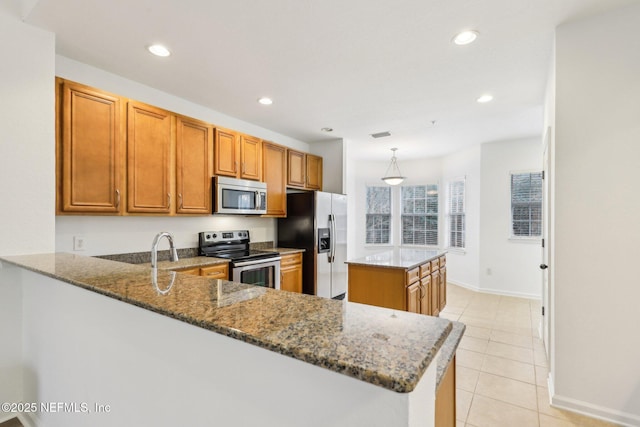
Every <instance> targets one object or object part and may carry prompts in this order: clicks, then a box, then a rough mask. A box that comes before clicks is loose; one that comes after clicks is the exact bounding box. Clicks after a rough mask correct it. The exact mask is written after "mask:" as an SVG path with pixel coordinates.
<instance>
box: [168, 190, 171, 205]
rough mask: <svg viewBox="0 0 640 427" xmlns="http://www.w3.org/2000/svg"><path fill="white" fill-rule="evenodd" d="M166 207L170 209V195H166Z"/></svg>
mask: <svg viewBox="0 0 640 427" xmlns="http://www.w3.org/2000/svg"><path fill="white" fill-rule="evenodd" d="M167 207H168V208H170V207H171V193H167Z"/></svg>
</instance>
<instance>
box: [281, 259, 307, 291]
mask: <svg viewBox="0 0 640 427" xmlns="http://www.w3.org/2000/svg"><path fill="white" fill-rule="evenodd" d="M280 290H283V291H289V292H297V293H302V265H295V266H290V267H284V268H281V269H280Z"/></svg>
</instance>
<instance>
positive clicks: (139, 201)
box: [127, 102, 172, 213]
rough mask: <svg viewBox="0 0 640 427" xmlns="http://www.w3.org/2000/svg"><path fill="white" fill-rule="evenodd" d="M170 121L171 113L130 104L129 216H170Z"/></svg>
mask: <svg viewBox="0 0 640 427" xmlns="http://www.w3.org/2000/svg"><path fill="white" fill-rule="evenodd" d="M171 119H172V116H171V114H170V113H169V112H168V111H164V110H161V109H159V108H155V107H152V106H149V105H144V104H140V103H137V102H129V108H128V112H127V135H128V139H127V160H128V165H127V176H128V185H127V190H128V191H127V201H128V203H127V211H128V212H133V213H136V212H145V213H170V212H171V202H172V200H171V199H172V198H171V178H172V176H171Z"/></svg>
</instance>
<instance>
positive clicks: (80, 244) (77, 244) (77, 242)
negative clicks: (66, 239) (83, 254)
mask: <svg viewBox="0 0 640 427" xmlns="http://www.w3.org/2000/svg"><path fill="white" fill-rule="evenodd" d="M86 246H87V245H86V241H85V239H84V236H73V250H74V251H84V250H85V249H86Z"/></svg>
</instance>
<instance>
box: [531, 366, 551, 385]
mask: <svg viewBox="0 0 640 427" xmlns="http://www.w3.org/2000/svg"><path fill="white" fill-rule="evenodd" d="M534 368H535V371H536V385H539V386H540V387H545V388H547V387H549V382H548V379H549V370H548V369H547V368H546V367H544V366H537V365H534Z"/></svg>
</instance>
